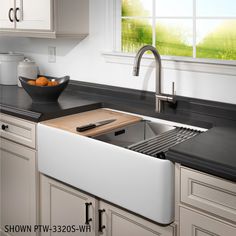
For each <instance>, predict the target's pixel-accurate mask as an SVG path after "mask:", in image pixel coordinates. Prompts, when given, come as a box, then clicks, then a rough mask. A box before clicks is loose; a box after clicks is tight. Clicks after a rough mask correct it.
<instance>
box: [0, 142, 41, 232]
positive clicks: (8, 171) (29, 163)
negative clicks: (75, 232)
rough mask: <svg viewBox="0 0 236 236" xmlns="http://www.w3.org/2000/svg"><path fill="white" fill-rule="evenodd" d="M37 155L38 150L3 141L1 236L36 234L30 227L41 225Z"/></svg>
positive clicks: (0, 154)
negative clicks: (38, 221) (37, 209)
mask: <svg viewBox="0 0 236 236" xmlns="http://www.w3.org/2000/svg"><path fill="white" fill-rule="evenodd" d="M35 156H36V155H35V151H34V150H32V149H30V148H27V147H24V146H22V145H18V144H16V143H14V142H11V141H8V140H6V139H4V138H0V235H1V236H34V235H36V233H35V232H33V230H32V229H31V228H30V227H34V225H35V224H36V222H37V215H36V214H37V211H36V187H35V186H36V181H37V178H36V165H35ZM21 227H25V230H24V229H22V228H21ZM22 231H25V232H22Z"/></svg>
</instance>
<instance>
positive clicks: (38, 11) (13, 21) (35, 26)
mask: <svg viewBox="0 0 236 236" xmlns="http://www.w3.org/2000/svg"><path fill="white" fill-rule="evenodd" d="M0 3H1V8H0V29H14V30H17V29H30V30H50V29H51V12H52V4H53V2H52V1H51V0H40V1H32V0H0Z"/></svg>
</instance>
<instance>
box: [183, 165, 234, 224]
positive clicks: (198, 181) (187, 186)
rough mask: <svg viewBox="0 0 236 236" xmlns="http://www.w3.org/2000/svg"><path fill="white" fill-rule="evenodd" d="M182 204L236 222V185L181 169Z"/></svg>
mask: <svg viewBox="0 0 236 236" xmlns="http://www.w3.org/2000/svg"><path fill="white" fill-rule="evenodd" d="M180 194H181V196H180V199H181V202H183V203H186V204H189V205H192V206H194V207H197V208H199V209H202V210H204V211H207V212H210V213H213V214H216V215H219V216H221V217H223V218H226V219H228V220H231V221H234V222H236V183H233V182H230V181H227V180H224V179H220V178H217V177H214V176H211V175H207V174H203V173H200V172H197V171H192V170H189V169H187V168H181V192H180Z"/></svg>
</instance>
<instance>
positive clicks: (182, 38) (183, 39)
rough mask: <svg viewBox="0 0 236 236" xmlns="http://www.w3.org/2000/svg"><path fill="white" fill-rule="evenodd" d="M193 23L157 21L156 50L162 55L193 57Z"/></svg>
mask: <svg viewBox="0 0 236 236" xmlns="http://www.w3.org/2000/svg"><path fill="white" fill-rule="evenodd" d="M192 42H193V40H192V21H191V20H186V19H184V20H182V19H174V20H173V19H171V20H169V19H168V20H157V23H156V48H157V49H158V51H159V52H160V54H161V55H174V56H192V55H193V52H192V50H193V47H192Z"/></svg>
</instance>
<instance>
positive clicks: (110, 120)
mask: <svg viewBox="0 0 236 236" xmlns="http://www.w3.org/2000/svg"><path fill="white" fill-rule="evenodd" d="M114 121H116V119H109V120H102V121H98V122H96V123H90V124H87V125H83V126H78V127H76V131H78V132H84V131H86V130H90V129H94V128H96V127H99V126H102V125H107V124H109V123H112V122H114Z"/></svg>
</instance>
